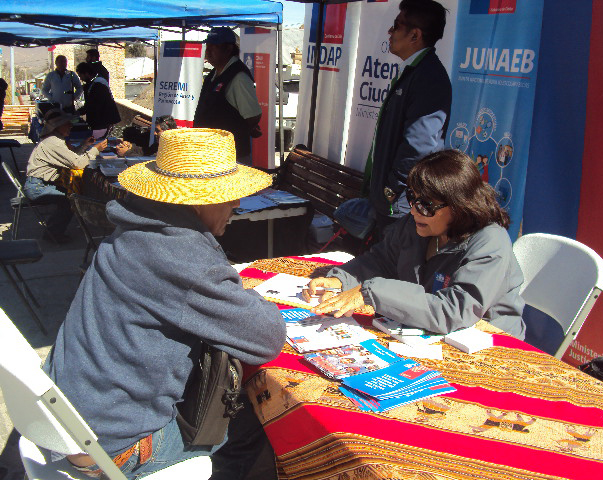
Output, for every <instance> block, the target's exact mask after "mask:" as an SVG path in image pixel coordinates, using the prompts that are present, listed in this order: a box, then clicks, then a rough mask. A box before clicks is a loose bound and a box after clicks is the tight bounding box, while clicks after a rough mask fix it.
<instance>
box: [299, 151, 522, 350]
mask: <svg viewBox="0 0 603 480" xmlns="http://www.w3.org/2000/svg"><path fill="white" fill-rule="evenodd" d="M407 197H408V200H409V203H410V206H411V210H410V213H409V214H407V215H406V216H405V217H402V218H401V219H400V220H398V221H397V222H396V223H394V224H393V225H392V228H391V230H390V231H388V232H387V234H386V236H385V238H384V239H383V241H381V242H380V243H378V244H376V245H375V246H374V247H373V248H372V249H371V251H370V252H368V253H365V254H364V255H362V256H360V257H357V258H355V259H353V260H351V261H349V262H347V263H346V264H344V265H341V266H340V267H336V268H333V269H332V270H331V271H330V272H329V273H328V274H327V277H322V278H316V279H314V280H312V281H311V282H310V283H309V285H308V287H307V289H306V290H304V297H305V298H306V299H308V298H309V295H314V294H316V293H317V292H319V291H320V287H331V288H341V289H342V290H343V292H342V293H340V294H337V295H335V296H333V294H332V293H329V292H326V293H325V294H324V295H323V297H322V298H321V303H320V304H319V305H318V306H316V307H314V308H313V309H312V311H313V312H315V313H329V312H334V315H335V317H341V316H342V315H351V314H352V311H353V310H354V309H355V308H358V307H360V306H362V305H371V306H373V307H374V308H375V311H376V312H377V313H379V314H381V315H383V316H386V317H389V318H392V319H394V320H397V321H399V322H401V323H403V324H405V325H408V326H410V327H418V328H422V329H425V330H428V331H430V332H435V333H442V334H446V333H450V332H452V331H454V330H457V329H459V328H464V327H470V326H472V325H474V324H475V323H477V322H478V321H479V320H480V319H482V318H483V319H484V320H487V321H489V322H490V323H491V324H492V325H494V326H496V327H498V328H500V329H502V330H504V331H506V332H508V333H510V334H511V335H514V336H515V337H517V338H520V339H523V338H524V336H525V324H524V322H523V320H522V318H521V314H522V312H523V307H524V302H523V300H522V299H521V297H520V296H519V287H520V286H521V284H522V283H523V274H522V272H521V269H520V267H519V264H518V263H517V260H516V259H515V256H514V255H513V249H512V245H511V240H510V239H509V235H508V234H507V232H506V231H505V229H506V228H508V226H509V216H508V215H507V213H506V212H505V211H504V210H503V209H502V208H501V207H500V206H499V204H498V202H497V201H496V192H495V191H494V189H493V188H492V187H491V186H490V185H488V184H487V183H484V182H483V181H482V179H481V178H480V174H479V172H478V170H477V168H476V167H475V164H474V163H473V162H472V161H471V159H470V158H469V157H468V156H467V155H465V154H464V153H461V152H459V151H457V150H443V151H440V152H436V153H433V154H430V155H428V156H427V157H425V158H424V159H422V160H421V161H420V162H419V163H418V164H417V165H416V166H414V167H413V168H412V170H411V171H410V173H409V175H408V190H407Z"/></svg>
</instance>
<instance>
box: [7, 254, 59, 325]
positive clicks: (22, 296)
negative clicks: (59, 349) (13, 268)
mask: <svg viewBox="0 0 603 480" xmlns="http://www.w3.org/2000/svg"><path fill="white" fill-rule="evenodd" d="M0 266H1V267H2V270H4V273H5V274H6V276H7V277H8V280H9V281H10V283H11V284H12V286H13V287H14V289H15V290H16V291H17V293H18V294H19V296H20V297H21V300H23V303H25V306H26V307H27V309H28V310H29V313H31V316H32V317H33V318H34V320H35V322H36V323H37V324H38V327H40V330H42V333H43V334H44V335H48V330H46V327H45V326H44V324H43V323H42V320H40V317H38V314H37V313H36V312H35V310H34V309H33V307H32V306H31V305H30V304H29V301H28V300H27V297H26V296H25V295H24V294H23V292H22V291H21V288H20V287H19V285H18V284H17V282H15V279H14V278H13V276H12V275H11V274H10V271H9V270H8V268H6V265H4V264H3V263H0ZM28 290H29V289H28ZM30 293H31V292H30Z"/></svg>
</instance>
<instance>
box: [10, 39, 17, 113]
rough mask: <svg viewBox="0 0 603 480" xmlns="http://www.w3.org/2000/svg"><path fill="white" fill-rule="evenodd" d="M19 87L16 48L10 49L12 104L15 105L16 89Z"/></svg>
mask: <svg viewBox="0 0 603 480" xmlns="http://www.w3.org/2000/svg"><path fill="white" fill-rule="evenodd" d="M16 88H17V85H15V47H10V90H11V92H10V93H11V97H10V104H11V105H14V104H15V89H16Z"/></svg>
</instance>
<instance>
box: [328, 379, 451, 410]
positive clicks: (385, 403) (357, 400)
mask: <svg viewBox="0 0 603 480" xmlns="http://www.w3.org/2000/svg"><path fill="white" fill-rule="evenodd" d="M339 391H340V392H341V393H343V394H344V395H345V396H346V397H348V398H349V399H350V400H351V401H352V403H354V405H356V407H358V408H359V409H360V410H362V411H364V412H386V411H387V410H391V409H393V408H397V407H401V406H402V405H406V404H408V403H413V402H416V401H418V400H423V399H425V398H430V397H435V396H437V395H443V394H445V393H451V392H455V391H456V389H455V388H454V387H451V386H450V385H449V384H448V383H445V384H440V385H434V386H431V387H426V388H423V389H421V390H417V391H415V392H413V393H410V394H408V395H404V396H401V397H394V398H390V399H387V400H377V399H375V398H372V397H369V396H368V395H364V394H362V393H361V392H358V391H356V390H354V389H351V388H348V387H346V386H345V385H340V386H339Z"/></svg>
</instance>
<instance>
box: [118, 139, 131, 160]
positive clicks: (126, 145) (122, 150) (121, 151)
mask: <svg viewBox="0 0 603 480" xmlns="http://www.w3.org/2000/svg"><path fill="white" fill-rule="evenodd" d="M131 148H132V144H131V143H130V142H127V141H125V140H122V141H121V143H120V144H119V145H117V146H116V147H115V153H117V156H118V157H125V156H126V153H128V151H129V150H130V149H131Z"/></svg>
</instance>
